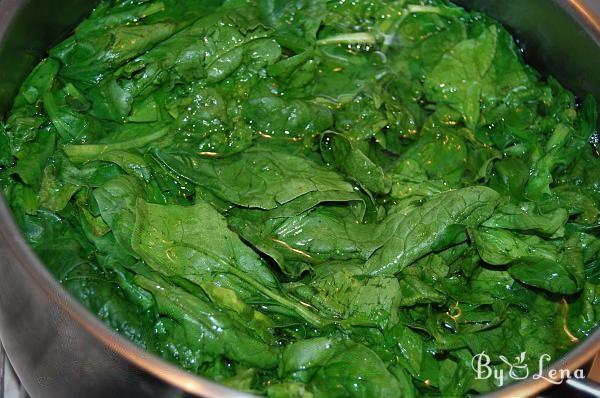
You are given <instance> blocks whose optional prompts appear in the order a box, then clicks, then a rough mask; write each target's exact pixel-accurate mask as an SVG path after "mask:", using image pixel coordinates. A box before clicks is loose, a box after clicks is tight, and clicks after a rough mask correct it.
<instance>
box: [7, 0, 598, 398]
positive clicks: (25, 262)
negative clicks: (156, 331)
mask: <svg viewBox="0 0 600 398" xmlns="http://www.w3.org/2000/svg"><path fill="white" fill-rule="evenodd" d="M463 3H470V5H471V6H474V7H478V8H482V9H485V10H486V11H487V12H489V13H490V14H491V15H493V16H495V17H497V18H499V19H501V20H503V21H504V22H506V23H507V25H509V26H510V27H511V29H512V30H513V32H514V33H515V34H516V35H517V36H518V37H520V38H521V39H522V43H526V45H525V50H526V55H527V59H528V60H529V61H530V62H532V63H533V64H534V65H536V66H537V67H539V68H541V70H542V71H543V72H551V73H552V74H554V75H556V76H558V78H559V79H560V80H561V81H562V82H563V83H564V84H565V85H566V86H568V87H569V88H571V89H573V90H575V91H576V92H580V93H582V92H593V93H595V94H596V95H597V96H598V97H599V98H600V73H599V72H598V71H600V50H599V47H600V23H599V22H598V21H599V19H598V15H600V14H598V13H595V11H594V10H593V7H598V6H599V0H587V1H585V0H554V1H551V0H473V1H463ZM91 6H92V2H91V1H85V0H61V1H60V2H58V1H54V0H0V114H2V113H3V112H5V111H6V110H7V108H8V104H9V102H10V99H11V98H12V97H13V96H14V93H15V90H16V89H17V87H18V86H19V85H20V83H21V82H22V80H23V78H24V77H25V75H26V74H27V73H28V71H29V70H30V69H31V68H32V66H33V65H34V64H35V62H36V61H37V60H39V58H41V57H42V56H43V55H44V52H45V51H46V49H48V48H49V47H50V46H51V45H52V44H53V43H54V42H56V41H58V40H59V39H60V38H61V37H63V36H64V35H65V34H66V33H68V32H69V30H70V29H72V27H73V26H75V25H76V24H77V22H78V21H79V20H80V19H81V17H82V16H83V15H85V13H86V12H88V11H89V9H90V8H91ZM0 336H2V341H3V344H4V345H5V348H6V351H7V353H8V357H9V359H10V360H11V362H12V364H13V366H14V368H15V371H16V373H17V375H18V376H19V378H20V379H21V381H22V382H23V384H24V385H25V386H26V388H27V390H28V391H29V392H30V393H31V395H32V396H33V397H35V398H38V397H51V398H55V397H61V398H62V397H86V398H94V397H113V396H114V397H121V396H124V397H147V396H156V397H187V396H204V397H219V398H224V397H242V396H244V394H240V393H236V392H234V391H231V390H229V389H226V388H224V387H220V386H219V385H217V384H215V383H212V382H209V381H207V380H204V379H202V378H199V377H195V376H193V375H190V374H188V373H186V372H184V371H182V370H179V369H177V368H175V367H173V366H171V365H169V364H167V363H165V362H163V361H162V360H160V359H158V358H156V357H154V356H153V355H151V354H148V353H146V352H144V351H143V350H141V349H139V348H138V347H135V346H134V345H133V344H131V343H129V342H128V341H126V340H125V339H123V338H121V337H120V336H117V335H116V334H115V333H113V332H112V331H111V330H109V329H108V328H107V327H106V326H104V325H103V324H102V323H101V322H100V321H98V320H97V319H95V318H94V317H93V316H92V315H91V314H90V313H88V312H87V311H86V310H85V309H84V308H83V307H82V306H81V305H80V304H78V303H77V302H75V301H74V300H73V299H72V298H71V297H70V296H69V295H68V294H67V293H66V292H65V291H64V290H63V289H62V287H60V285H59V284H58V283H57V282H56V281H55V280H54V279H53V277H52V276H51V275H50V274H49V273H48V272H47V271H46V269H45V268H44V266H43V265H42V264H41V262H40V261H39V259H38V258H37V257H36V256H35V255H34V254H33V252H32V251H31V249H30V248H29V247H28V246H27V244H26V243H25V241H24V240H23V238H22V236H21V234H20V232H19V231H18V229H17V227H16V226H15V224H14V222H13V220H12V217H11V215H10V211H9V210H8V208H7V206H6V205H5V203H4V201H3V199H1V198H0ZM598 351H600V331H596V332H595V333H594V334H593V335H592V336H591V337H589V338H588V339H586V340H585V341H584V342H583V343H582V344H580V345H579V346H578V347H576V348H575V349H574V350H573V351H571V352H570V353H569V354H568V355H566V356H565V357H564V358H562V359H561V360H560V361H559V362H558V363H556V364H554V365H553V367H554V368H556V369H574V368H578V367H581V366H583V365H584V364H585V363H586V362H588V361H589V360H590V359H591V358H592V356H593V355H594V353H596V352H598ZM547 386H548V383H547V382H546V381H544V380H543V379H538V380H526V381H523V382H520V383H517V384H514V385H510V386H508V387H506V388H504V389H502V390H498V391H496V392H494V393H492V394H490V396H491V397H496V396H510V397H514V396H523V397H524V396H531V395H535V394H537V393H538V392H540V391H542V390H543V389H544V388H546V387H547Z"/></svg>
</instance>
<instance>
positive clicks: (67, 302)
mask: <svg viewBox="0 0 600 398" xmlns="http://www.w3.org/2000/svg"><path fill="white" fill-rule="evenodd" d="M9 1H11V0H9ZM12 1H13V2H14V3H15V4H19V3H18V0H12ZM553 1H554V2H555V3H557V4H558V5H559V6H560V7H561V8H562V9H564V10H565V11H566V12H567V13H568V14H569V15H570V16H571V17H572V18H573V19H574V20H575V21H576V22H577V23H578V24H579V25H580V26H581V27H582V28H583V29H584V30H585V31H586V33H587V34H588V35H589V36H590V37H591V38H593V40H594V41H595V42H596V43H597V44H598V46H599V47H600V14H598V12H596V11H594V10H592V9H591V6H590V5H589V4H588V0H553ZM9 8H10V7H9ZM18 8H20V7H19V6H18V5H17V6H16V7H15V9H14V10H15V12H14V13H16V12H17V9H18ZM13 16H14V15H13V14H9V15H6V14H5V15H0V21H3V22H8V21H10V20H11V19H12V17H13ZM1 25H3V26H0V41H1V40H2V38H3V36H4V33H5V30H6V29H7V28H8V25H9V24H8V23H6V24H1ZM0 225H1V226H2V231H1V232H0V235H3V236H4V238H6V242H7V245H8V246H9V247H10V249H11V251H12V253H13V254H14V255H15V257H16V259H17V260H18V263H19V264H21V265H22V266H23V268H24V269H25V271H26V272H27V273H28V274H29V276H30V277H31V278H32V280H33V281H34V282H35V283H36V284H37V286H38V287H39V288H40V289H41V290H42V291H43V292H44V293H45V295H46V296H47V298H48V300H49V301H53V302H55V303H56V305H57V306H59V307H60V308H62V309H63V310H64V311H65V313H67V314H69V316H70V317H71V318H72V319H74V320H75V321H76V322H77V323H78V324H79V325H81V326H82V327H83V328H84V329H85V330H86V331H87V332H88V333H89V334H90V335H92V336H93V337H94V338H96V339H97V340H98V341H100V342H101V343H102V344H103V345H104V346H105V347H107V348H109V349H110V350H111V351H112V352H114V353H115V354H117V355H118V356H120V357H122V358H124V359H126V360H127V361H128V362H130V363H132V364H134V365H135V366H137V367H139V368H140V369H142V370H145V371H147V372H148V373H150V374H152V375H153V376H155V377H157V378H158V379H160V380H162V381H164V382H166V383H169V384H170V385H173V386H175V387H178V388H180V389H181V390H183V391H185V392H187V393H189V394H192V395H197V396H202V397H206V398H213V397H214V398H248V397H253V395H250V394H246V393H242V392H239V391H236V390H233V389H230V388H228V387H225V386H223V385H221V384H218V383H216V382H214V381H211V380H209V379H206V378H204V377H202V376H198V375H194V374H192V373H188V372H186V371H185V370H183V369H181V368H179V367H177V366H175V365H172V364H170V363H168V362H167V361H165V360H164V359H162V358H160V357H158V356H157V355H155V354H153V353H150V352H149V351H146V350H144V349H142V348H140V347H138V346H137V345H135V344H134V343H132V342H131V341H129V340H128V339H126V338H125V337H123V336H121V335H120V334H118V333H117V332H115V331H113V330H112V329H111V328H109V327H108V326H107V325H105V324H104V323H103V322H102V321H100V320H99V319H98V318H96V317H95V316H94V315H93V314H92V313H91V312H90V311H89V310H87V309H86V308H85V307H84V306H83V305H82V304H81V303H79V302H78V301H77V300H76V299H75V298H74V297H72V296H71V294H70V293H69V292H68V291H67V290H66V289H65V288H64V287H63V286H62V285H61V284H60V283H59V282H58V281H57V280H56V279H55V278H54V276H52V274H51V273H50V272H49V271H48V269H47V268H46V267H45V265H44V264H43V262H42V261H41V259H40V258H39V257H38V256H37V255H36V254H35V253H34V251H33V250H32V249H31V247H30V246H29V245H28V243H27V242H26V241H25V238H24V236H23V234H22V233H21V231H20V230H19V228H18V226H17V225H16V222H15V221H14V218H13V215H12V212H11V210H10V208H9V206H8V204H7V203H6V200H5V199H4V196H3V195H2V193H0ZM599 352H600V328H597V329H596V330H595V331H594V332H593V333H592V334H591V335H590V336H588V337H587V338H586V339H585V340H583V341H582V342H581V343H580V344H579V345H577V346H576V347H575V348H573V349H572V350H570V351H569V352H568V353H567V354H566V355H564V356H562V357H561V358H560V359H559V360H557V361H555V362H553V363H552V364H551V365H550V366H548V368H547V369H546V370H545V371H544V373H543V376H544V377H546V378H548V379H551V380H553V381H559V380H560V377H558V378H556V377H554V378H551V377H549V376H548V372H550V371H552V370H556V371H560V370H570V371H573V370H575V369H578V368H580V367H582V366H584V365H585V364H587V363H588V362H589V361H590V360H591V359H592V358H593V357H594V356H595V355H596V354H597V353H599ZM559 373H560V372H559ZM551 385H552V383H551V382H550V381H548V380H547V379H545V378H537V379H534V378H531V377H529V378H527V379H525V380H522V381H519V382H515V383H512V384H509V385H507V386H504V387H501V388H498V389H496V390H494V391H492V392H489V393H486V394H483V395H482V397H486V398H497V397H528V396H533V395H535V394H537V393H539V392H541V391H543V390H545V389H546V388H548V387H550V386H551Z"/></svg>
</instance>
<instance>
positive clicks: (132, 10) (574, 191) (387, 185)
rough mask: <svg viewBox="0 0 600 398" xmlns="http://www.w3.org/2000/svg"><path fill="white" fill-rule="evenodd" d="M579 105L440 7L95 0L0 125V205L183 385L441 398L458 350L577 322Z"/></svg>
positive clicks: (545, 342) (503, 35)
mask: <svg viewBox="0 0 600 398" xmlns="http://www.w3.org/2000/svg"><path fill="white" fill-rule="evenodd" d="M596 109H597V108H596V103H595V102H594V100H593V99H591V98H590V99H586V100H585V101H582V102H578V101H577V99H576V98H575V97H574V95H573V94H571V93H570V92H569V91H567V90H565V89H564V88H563V87H562V86H561V85H560V84H559V83H558V82H557V81H556V80H554V79H552V78H549V79H542V78H541V76H540V75H539V74H538V73H536V72H535V71H534V70H532V69H531V68H530V67H528V66H526V65H525V64H524V63H523V61H522V59H521V55H520V51H519V49H518V48H517V47H516V45H515V43H514V41H513V40H512V38H511V36H510V35H509V34H508V33H507V31H506V30H505V29H503V28H502V27H501V26H500V25H499V24H498V23H496V22H494V21H493V20H490V19H489V18H487V17H486V16H484V15H481V14H479V13H472V12H467V11H465V10H463V9H462V8H458V7H456V6H454V5H452V4H451V3H449V2H447V1H445V0H427V1H425V0H423V1H421V0H419V1H416V0H393V1H391V0H354V1H350V0H333V1H332V0H290V1H286V0H248V1H245V0H225V1H224V2H222V1H219V0H206V1H198V0H160V1H159V0H156V1H145V0H113V1H103V2H101V3H100V5H99V6H98V7H97V8H96V9H95V10H94V11H93V13H92V15H91V16H90V17H89V18H88V19H87V20H85V21H84V22H83V23H81V24H80V25H79V27H78V28H77V29H76V30H75V33H74V34H73V35H72V36H71V37H69V38H68V39H66V40H65V41H64V42H62V43H61V44H59V45H58V46H56V47H55V48H53V49H52V50H51V51H50V53H49V56H48V57H47V58H46V59H45V60H43V61H42V62H41V63H40V64H39V65H38V66H37V67H36V68H35V69H34V71H33V72H32V73H31V75H30V76H29V77H28V78H27V80H26V81H25V83H24V84H23V86H22V88H21V90H20V92H19V94H18V96H17V97H16V99H15V102H14V107H13V109H12V111H11V113H10V114H9V115H8V117H7V118H6V119H5V121H4V123H2V124H0V186H2V187H3V192H4V196H5V197H6V198H7V200H8V202H9V203H10V205H11V207H12V209H13V211H14V215H15V218H16V220H17V222H18V224H19V225H20V227H21V228H22V230H23V233H24V235H25V236H26V238H27V240H28V241H29V242H30V244H31V246H32V247H33V248H34V250H35V251H36V253H37V254H38V255H39V256H40V257H41V258H42V259H43V260H44V262H45V263H46V265H47V266H48V268H49V269H50V270H51V271H52V272H53V274H54V275H55V276H56V277H57V278H58V279H59V280H60V281H61V282H62V283H63V284H64V286H65V287H66V288H67V289H68V290H69V291H70V292H71V293H72V294H73V295H74V296H75V297H77V299H79V300H80V301H81V302H82V303H83V304H84V305H85V306H86V307H87V308H89V309H90V310H91V311H92V312H94V313H95V314H96V315H97V316H98V317H99V318H100V319H102V320H103V321H104V322H105V323H106V324H107V325H109V326H110V327H112V328H113V329H115V330H116V331H118V332H119V333H121V334H123V335H124V336H126V337H127V338H129V339H130V340H131V341H133V342H135V343H136V344H138V345H139V346H141V347H143V348H145V349H147V350H149V351H151V352H154V353H157V354H158V355H160V356H161V357H163V358H165V359H167V360H169V361H171V362H173V363H175V364H178V365H179V366H181V367H183V368H185V369H187V370H188V371H190V372H193V373H196V374H199V375H202V376H205V377H208V378H210V379H213V380H216V381H218V382H220V383H222V384H225V385H227V386H230V387H232V388H235V389H238V390H242V391H248V392H252V393H256V394H263V395H267V396H269V397H304V398H309V397H315V398H318V397H328V398H329V397H399V396H404V397H415V396H436V395H443V396H462V395H465V394H470V393H475V392H485V391H489V390H491V389H494V388H496V387H497V385H498V384H500V382H498V381H494V380H493V379H488V380H478V379H477V378H476V374H475V372H474V371H473V370H472V368H471V360H472V358H473V356H474V355H475V354H477V353H480V352H482V351H485V352H486V353H487V354H488V355H490V357H491V360H492V363H493V364H494V366H497V367H498V368H502V369H507V367H506V364H505V361H503V360H502V359H503V358H504V359H506V358H508V359H509V360H510V359H511V358H514V357H517V356H519V354H520V353H521V352H526V359H525V361H526V363H531V364H537V363H538V359H539V357H540V356H541V355H542V354H549V355H551V356H552V358H555V359H556V358H557V357H558V356H560V355H561V354H563V353H564V352H565V351H567V350H569V349H570V348H571V347H572V346H573V345H574V344H576V343H577V341H579V340H581V339H583V338H585V337H586V336H587V335H588V334H589V333H590V332H591V331H592V330H593V329H594V327H595V326H596V324H597V323H598V320H599V317H600V259H599V255H598V253H599V251H600V219H599V209H600V160H599V158H598V157H597V153H596V152H595V149H594V147H593V146H592V145H591V144H590V139H591V138H592V137H593V136H594V134H595V130H596V126H597V113H596V112H597V111H596ZM536 366H537V365H534V366H533V368H532V369H537V367H536ZM505 373H506V375H508V372H505ZM503 382H510V380H508V379H507V380H505V381H503Z"/></svg>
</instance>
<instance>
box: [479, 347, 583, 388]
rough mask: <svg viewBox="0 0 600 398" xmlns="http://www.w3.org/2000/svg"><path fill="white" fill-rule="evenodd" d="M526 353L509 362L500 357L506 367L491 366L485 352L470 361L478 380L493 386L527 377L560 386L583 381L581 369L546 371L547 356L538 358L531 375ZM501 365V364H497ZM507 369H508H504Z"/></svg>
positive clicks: (549, 359) (549, 357)
mask: <svg viewBox="0 0 600 398" xmlns="http://www.w3.org/2000/svg"><path fill="white" fill-rule="evenodd" d="M526 356H527V353H526V352H522V353H521V354H519V355H518V356H516V357H515V358H514V360H509V359H508V358H506V357H505V356H504V355H500V357H499V359H500V361H502V363H503V364H504V365H506V366H492V364H491V362H492V360H491V359H490V357H489V355H487V354H486V353H485V351H483V352H481V353H479V354H477V355H475V356H474V357H473V359H472V360H471V366H472V367H473V370H474V371H475V373H476V374H477V377H476V378H477V379H478V380H488V379H494V381H495V382H496V383H495V384H497V385H499V386H503V385H504V384H505V383H507V382H509V381H512V380H524V379H526V378H528V377H530V376H531V377H532V378H533V379H544V380H546V381H548V382H550V383H552V384H561V383H562V382H563V381H565V380H566V379H571V378H575V379H583V378H585V375H584V374H583V369H577V370H575V371H573V372H571V371H570V370H569V369H550V370H548V371H546V366H547V365H548V364H549V363H550V362H551V360H552V357H551V356H550V355H548V354H543V355H541V356H540V358H539V361H538V363H537V369H535V370H536V372H535V373H531V371H530V369H529V365H528V364H527V362H526V361H525V360H526ZM498 365H501V364H498ZM506 367H508V368H506Z"/></svg>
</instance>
